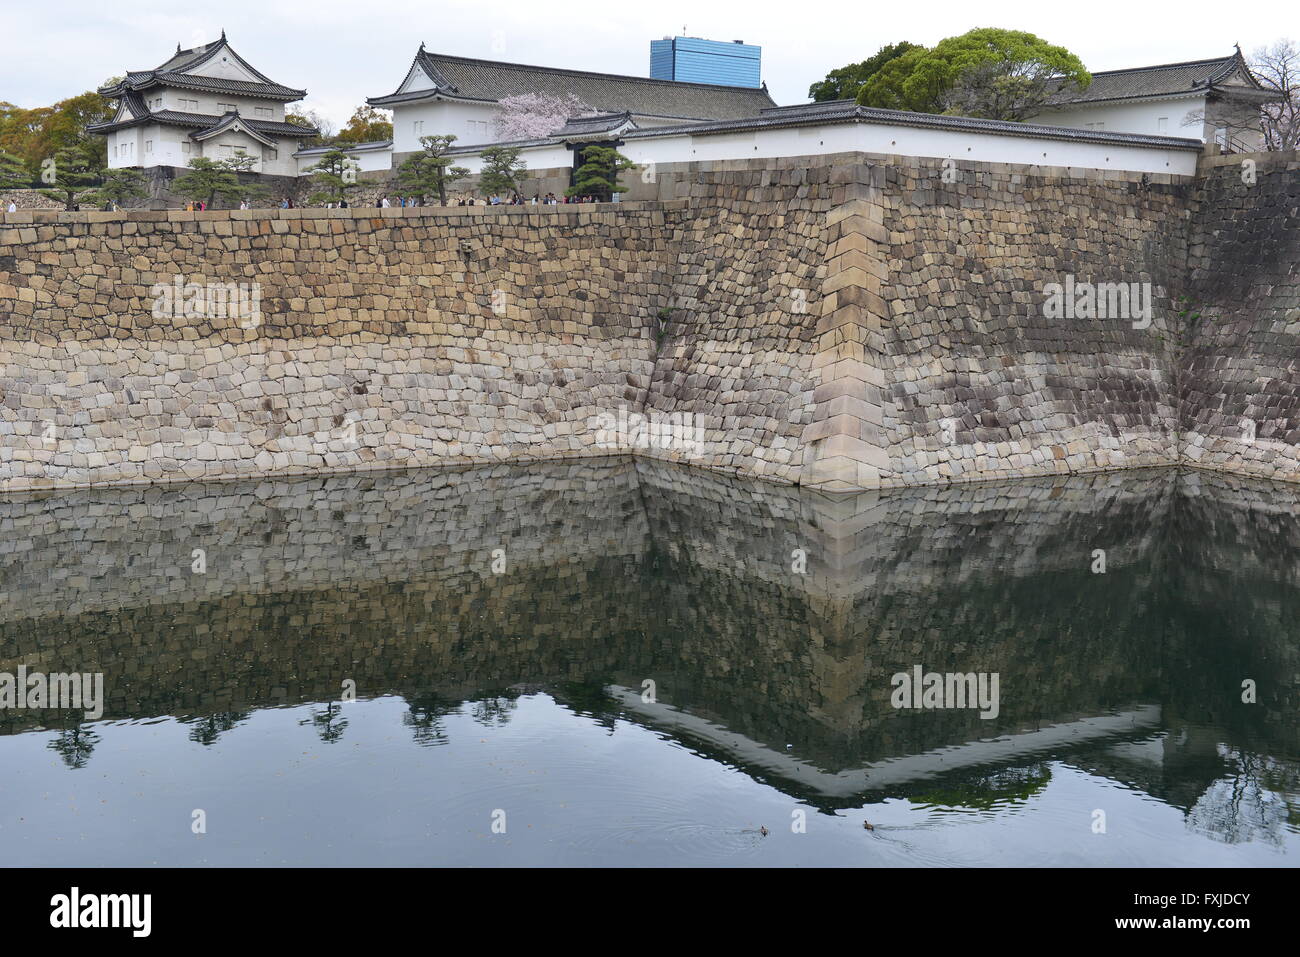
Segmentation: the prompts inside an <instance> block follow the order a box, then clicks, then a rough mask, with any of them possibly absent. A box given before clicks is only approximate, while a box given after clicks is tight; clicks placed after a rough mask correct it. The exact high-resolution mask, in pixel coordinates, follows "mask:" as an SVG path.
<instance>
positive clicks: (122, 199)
mask: <svg viewBox="0 0 1300 957" xmlns="http://www.w3.org/2000/svg"><path fill="white" fill-rule="evenodd" d="M148 195H149V187H148V181H147V180H146V179H145V178H144V173H141V172H140V171H139V170H138V169H107V170H104V181H103V182H102V183H100V185H99V188H98V189H96V190H95V196H94V200H93V201H94V203H95V204H96V205H99V204H102V203H109V202H111V203H112V204H113V205H115V206H125V205H127V204H129V203H130V202H131V201H132V200H136V199H144V198H145V197H146V196H148Z"/></svg>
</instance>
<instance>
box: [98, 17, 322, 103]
mask: <svg viewBox="0 0 1300 957" xmlns="http://www.w3.org/2000/svg"><path fill="white" fill-rule="evenodd" d="M223 50H224V51H225V52H226V54H227V55H228V56H229V57H231V58H232V59H234V60H235V62H236V63H238V64H239V65H240V66H241V67H243V68H244V69H245V70H247V71H248V72H249V73H250V74H251V75H253V76H254V77H256V78H257V79H256V80H229V79H225V78H223V77H214V76H202V75H199V74H195V73H191V72H190V71H192V70H194V69H195V68H197V67H199V66H202V65H203V64H204V63H206V62H208V61H209V60H211V59H212V58H213V57H215V56H216V55H217V54H218V53H220V52H222V51H223ZM155 86H167V87H179V88H181V89H189V90H204V91H207V92H211V93H239V94H242V95H244V96H255V97H263V98H265V99H271V100H281V101H285V102H287V101H289V100H301V99H302V98H303V97H305V96H306V95H307V91H306V90H298V89H294V88H293V87H289V86H284V85H283V84H281V83H276V82H275V81H274V80H272V79H270V78H269V77H268V76H266V75H265V74H264V73H262V72H260V71H259V70H257V69H256V68H254V67H253V65H252V64H250V63H249V62H248V61H247V60H245V59H244V58H243V57H241V56H240V55H239V54H238V53H236V52H235V51H234V49H233V48H232V47H231V46H230V41H229V40H227V39H226V34H225V32H224V31H222V34H221V39H220V40H216V41H213V42H212V43H205V44H203V45H202V46H197V47H193V48H191V49H189V50H182V49H181V48H180V45H179V44H177V46H176V52H175V53H173V54H172V55H171V56H170V57H169V58H168V59H167V60H166V61H165V62H163V63H162V64H161V65H159V66H157V67H155V68H154V69H152V70H133V71H131V72H129V73H127V75H126V76H125V77H124V78H123V79H121V80H119V81H118V82H117V83H111V84H109V85H108V86H104V87H101V88H100V89H99V90H98V92H99V94H100V95H101V96H113V97H117V96H122V95H123V94H125V93H127V92H129V91H139V90H147V89H149V88H151V87H155Z"/></svg>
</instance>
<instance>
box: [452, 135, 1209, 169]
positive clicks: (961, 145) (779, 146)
mask: <svg viewBox="0 0 1300 957" xmlns="http://www.w3.org/2000/svg"><path fill="white" fill-rule="evenodd" d="M619 150H620V152H622V153H623V155H624V156H626V157H627V158H628V159H630V160H632V162H634V163H636V164H638V165H641V166H644V165H646V164H649V163H689V162H695V161H701V160H730V159H747V158H751V157H758V158H763V159H770V158H775V157H781V156H810V155H811V156H817V155H823V154H829V153H848V152H862V153H878V154H885V155H900V156H920V157H932V158H934V159H938V160H944V159H951V160H953V161H954V162H955V163H956V164H957V165H958V167H960V164H961V163H963V162H976V163H1017V164H1021V165H1025V166H1061V167H1079V168H1083V169H1114V170H1124V171H1130V172H1139V173H1169V174H1172V175H1177V176H1190V175H1191V174H1193V173H1195V172H1196V160H1197V157H1198V155H1199V153H1198V152H1197V151H1195V150H1188V149H1174V148H1171V147H1156V146H1128V145H1118V144H1107V143H1081V142H1077V141H1072V140H1058V139H1050V138H1047V137H1039V136H1030V135H1000V134H993V133H978V132H970V131H967V130H944V129H929V128H924V127H912V126H900V125H893V124H883V123H839V124H827V125H824V126H804V127H794V128H787V129H765V130H754V131H747V132H734V133H718V134H697V135H694V136H692V135H689V134H678V135H674V136H654V137H645V138H638V139H629V140H626V141H625V142H624V144H623V146H621V147H620V148H619ZM520 156H521V158H522V159H523V160H524V161H525V162H526V163H527V164H528V168H529V169H553V168H556V167H562V166H571V165H572V164H573V154H572V153H570V152H569V150H567V149H565V148H564V147H563V146H560V145H551V144H548V145H545V146H533V147H526V148H524V149H523V150H521V152H520ZM455 164H456V165H458V166H465V167H467V168H468V169H469V170H470V172H471V173H477V172H480V170H481V169H482V161H481V158H480V156H479V155H478V154H477V153H466V154H462V155H457V156H456V157H455Z"/></svg>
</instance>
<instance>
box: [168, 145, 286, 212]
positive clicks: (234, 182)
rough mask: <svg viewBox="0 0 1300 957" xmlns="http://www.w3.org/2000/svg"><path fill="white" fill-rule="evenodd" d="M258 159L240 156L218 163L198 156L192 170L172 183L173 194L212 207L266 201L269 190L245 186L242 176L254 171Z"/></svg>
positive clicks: (253, 185) (248, 184)
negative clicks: (259, 199)
mask: <svg viewBox="0 0 1300 957" xmlns="http://www.w3.org/2000/svg"><path fill="white" fill-rule="evenodd" d="M256 162H257V161H256V159H255V158H254V157H252V156H249V155H248V154H247V153H237V154H236V155H235V156H232V157H231V158H230V159H225V160H221V161H219V162H218V161H217V160H214V159H210V158H208V157H206V156H196V157H195V158H194V159H192V160H190V162H189V169H188V170H187V171H186V172H184V173H182V174H181V175H180V176H177V177H176V179H174V180H172V192H173V193H177V194H178V195H180V196H188V197H189V198H190V199H197V200H201V201H203V202H204V203H206V204H207V205H208V207H209V208H210V207H212V206H213V205H214V204H215V203H216V201H217V200H218V199H221V200H224V201H225V202H228V203H233V202H235V201H237V200H239V199H241V198H248V199H252V198H254V197H257V198H262V197H263V196H264V195H265V192H266V190H265V187H262V186H260V185H257V184H252V183H241V182H240V181H239V174H240V173H249V172H252V171H253V166H254V165H255V164H256Z"/></svg>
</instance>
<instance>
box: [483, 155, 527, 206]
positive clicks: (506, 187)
mask: <svg viewBox="0 0 1300 957" xmlns="http://www.w3.org/2000/svg"><path fill="white" fill-rule="evenodd" d="M479 158H480V159H481V160H482V161H483V168H482V170H480V171H479V177H478V188H479V192H481V193H482V194H483V195H484V196H491V195H492V194H494V193H497V194H499V193H509V194H511V195H518V193H519V181H520V180H521V179H522V178H523V175H524V170H525V169H527V165H526V164H525V163H524V161H523V160H521V159H520V158H519V150H518V149H516V148H514V147H510V146H489V147H488V148H487V149H485V150H484V151H483V152H482V153H480V154H479Z"/></svg>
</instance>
